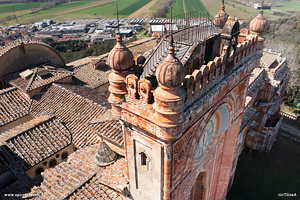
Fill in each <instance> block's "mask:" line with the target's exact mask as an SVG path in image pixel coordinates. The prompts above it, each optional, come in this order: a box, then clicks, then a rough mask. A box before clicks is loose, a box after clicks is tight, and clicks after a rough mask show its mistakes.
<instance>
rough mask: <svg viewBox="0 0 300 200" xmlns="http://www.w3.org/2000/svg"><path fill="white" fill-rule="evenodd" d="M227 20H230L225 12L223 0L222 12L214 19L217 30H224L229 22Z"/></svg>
mask: <svg viewBox="0 0 300 200" xmlns="http://www.w3.org/2000/svg"><path fill="white" fill-rule="evenodd" d="M227 19H228V15H227V13H226V12H225V5H224V0H223V1H222V8H221V11H220V12H219V13H218V14H216V16H215V17H214V24H215V26H216V28H220V29H223V27H224V25H225V23H226V22H227Z"/></svg>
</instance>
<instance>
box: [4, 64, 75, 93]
mask: <svg viewBox="0 0 300 200" xmlns="http://www.w3.org/2000/svg"><path fill="white" fill-rule="evenodd" d="M32 70H33V71H34V74H33V75H31V77H30V78H28V79H23V78H21V77H20V75H19V73H14V74H10V75H7V76H6V79H7V80H8V81H9V83H10V84H11V85H13V86H15V87H17V88H19V89H21V90H23V91H31V90H34V89H36V88H39V87H42V86H45V85H49V84H50V83H53V82H56V81H59V80H61V79H64V78H66V77H68V76H71V75H72V74H73V73H72V72H70V71H67V70H48V69H44V68H35V69H32ZM42 71H47V72H48V73H49V74H48V75H45V76H43V77H41V76H40V75H38V73H42Z"/></svg>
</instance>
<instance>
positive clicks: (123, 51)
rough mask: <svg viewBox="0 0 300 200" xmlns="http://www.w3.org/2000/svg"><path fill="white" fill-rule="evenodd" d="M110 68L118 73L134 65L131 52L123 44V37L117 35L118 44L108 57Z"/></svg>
mask: <svg viewBox="0 0 300 200" xmlns="http://www.w3.org/2000/svg"><path fill="white" fill-rule="evenodd" d="M108 64H109V66H110V67H111V68H112V69H113V70H116V71H126V70H129V68H130V67H132V66H133V65H134V59H133V55H132V53H131V51H130V50H129V49H128V48H127V47H126V46H125V45H124V44H123V42H122V38H121V36H120V35H119V34H118V35H117V44H116V45H115V46H114V48H113V49H112V50H111V51H110V53H109V55H108Z"/></svg>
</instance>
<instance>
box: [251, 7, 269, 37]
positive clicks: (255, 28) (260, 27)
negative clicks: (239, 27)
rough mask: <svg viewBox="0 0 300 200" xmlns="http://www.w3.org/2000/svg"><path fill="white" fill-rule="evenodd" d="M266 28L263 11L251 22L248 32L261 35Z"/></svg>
mask: <svg viewBox="0 0 300 200" xmlns="http://www.w3.org/2000/svg"><path fill="white" fill-rule="evenodd" d="M266 28H267V21H266V19H265V18H264V16H263V10H261V11H260V12H259V14H258V15H257V16H256V17H255V18H254V19H253V20H252V21H251V23H250V30H251V31H252V32H256V33H263V32H264V31H265V30H266Z"/></svg>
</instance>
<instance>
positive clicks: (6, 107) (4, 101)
mask: <svg viewBox="0 0 300 200" xmlns="http://www.w3.org/2000/svg"><path fill="white" fill-rule="evenodd" d="M29 105H30V100H29V99H28V98H27V97H25V95H24V94H23V93H22V92H21V91H20V90H18V89H17V88H15V87H10V88H7V89H4V90H0V126H3V125H5V124H8V123H10V122H12V121H15V120H17V119H19V118H21V117H24V116H25V115H27V114H28V107H29Z"/></svg>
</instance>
